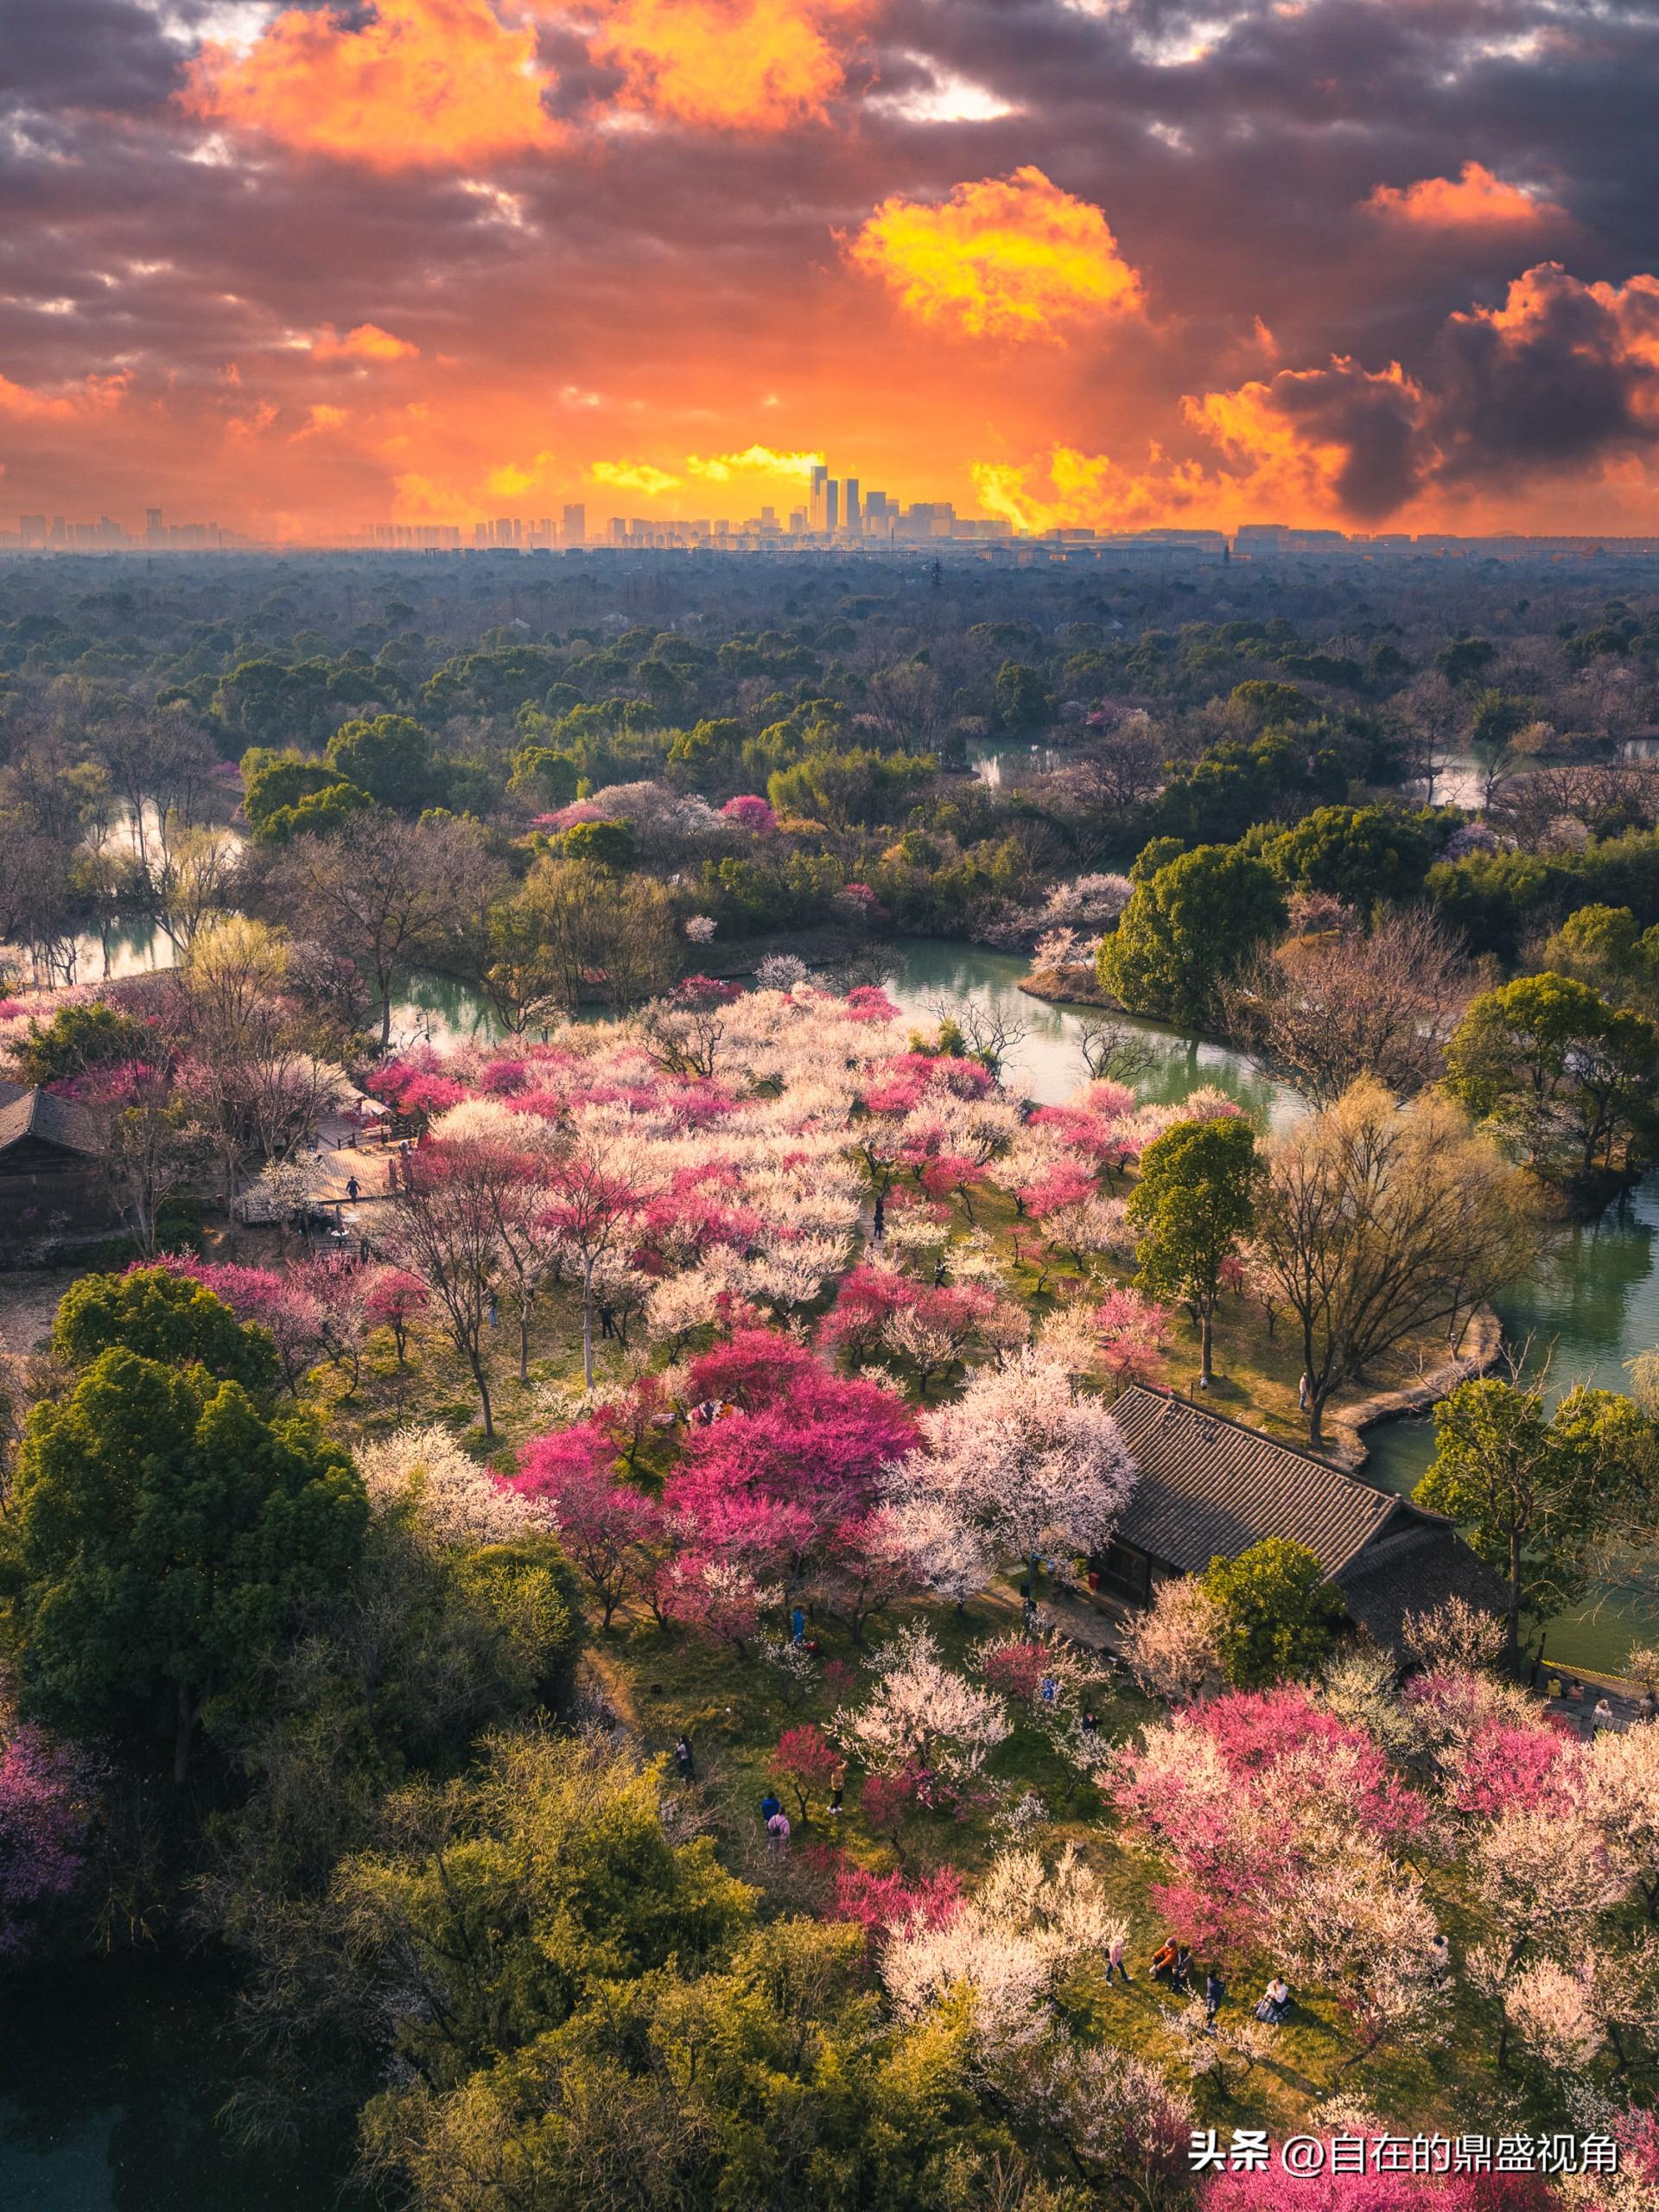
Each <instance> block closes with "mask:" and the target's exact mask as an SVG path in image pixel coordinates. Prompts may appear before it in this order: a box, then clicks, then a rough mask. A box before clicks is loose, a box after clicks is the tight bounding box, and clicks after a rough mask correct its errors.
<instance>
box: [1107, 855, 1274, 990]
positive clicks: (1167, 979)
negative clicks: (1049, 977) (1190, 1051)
mask: <svg viewBox="0 0 1659 2212" xmlns="http://www.w3.org/2000/svg"><path fill="white" fill-rule="evenodd" d="M1284 925H1285V902H1284V900H1283V899H1282V898H1281V896H1280V893H1279V887H1278V885H1277V884H1276V883H1275V882H1274V879H1273V872H1272V870H1271V869H1270V868H1268V867H1267V866H1266V865H1265V864H1264V863H1263V862H1262V861H1259V860H1256V859H1255V858H1253V857H1252V855H1249V853H1244V852H1241V851H1239V850H1238V849H1236V847H1234V846H1230V845H1200V846H1198V849H1196V850H1195V851H1193V852H1190V853H1183V854H1182V855H1180V856H1179V859H1177V860H1173V861H1168V862H1167V863H1166V865H1165V866H1164V867H1162V868H1159V869H1158V871H1157V872H1156V874H1154V875H1153V876H1152V877H1151V878H1150V879H1149V880H1145V881H1142V882H1140V883H1137V884H1136V886H1135V890H1134V892H1133V893H1131V895H1130V898H1129V903H1128V906H1126V907H1125V908H1124V910H1123V915H1122V920H1121V921H1120V922H1119V923H1118V925H1117V928H1116V931H1115V932H1114V933H1113V934H1112V935H1111V936H1110V937H1109V938H1107V939H1106V940H1105V942H1104V943H1103V944H1102V946H1101V948H1100V953H1099V958H1098V967H1099V973H1100V980H1101V982H1103V984H1104V985H1105V987H1106V988H1107V989H1108V990H1109V991H1112V992H1114V993H1116V995H1117V997H1118V998H1119V999H1121V1000H1122V1002H1123V1004H1124V1005H1125V1006H1126V1007H1128V1009H1129V1011H1130V1012H1131V1013H1132V1014H1153V1015H1155V1016H1156V1017H1157V1018H1158V1019H1160V1020H1165V1021H1175V1022H1179V1023H1181V1024H1183V1025H1184V1026H1187V1027H1198V1026H1201V1025H1202V1024H1203V1023H1204V1022H1205V1020H1207V1019H1208V1018H1209V1016H1210V1014H1211V1009H1212V1007H1213V1006H1214V1003H1215V996H1216V993H1217V988H1219V986H1220V985H1221V983H1222V982H1224V981H1225V979H1226V978H1227V977H1228V976H1230V975H1232V974H1233V973H1234V971H1235V970H1236V969H1237V968H1238V967H1239V965H1240V964H1241V963H1242V962H1243V961H1244V960H1245V959H1247V958H1248V957H1249V955H1250V954H1251V953H1252V952H1253V951H1254V950H1255V949H1256V947H1257V946H1258V945H1260V944H1262V943H1264V942H1265V941H1266V940H1267V939H1268V938H1271V937H1274V936H1275V935H1276V934H1277V933H1278V932H1279V931H1281V929H1283V927H1284Z"/></svg>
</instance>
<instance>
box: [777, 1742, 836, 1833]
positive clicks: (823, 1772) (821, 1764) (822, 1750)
mask: <svg viewBox="0 0 1659 2212" xmlns="http://www.w3.org/2000/svg"><path fill="white" fill-rule="evenodd" d="M841 1764H842V1754H841V1752H840V1751H838V1750H837V1749H836V1745H834V1744H832V1743H831V1742H830V1741H829V1738H828V1737H827V1736H826V1735H825V1734H824V1732H823V1729H822V1728H820V1727H819V1726H817V1723H816V1722H814V1721H809V1722H807V1723H806V1724H805V1725H804V1726H802V1727H799V1728H785V1731H784V1732H783V1734H782V1735H781V1736H780V1737H779V1738H778V1747H777V1749H776V1750H775V1751H773V1753H772V1767H773V1770H774V1771H775V1772H777V1773H779V1774H781V1775H782V1776H783V1777H784V1779H785V1781H786V1782H787V1783H788V1784H789V1786H790V1789H791V1790H792V1791H793V1792H794V1796H795V1803H796V1806H797V1808H798V1811H799V1813H800V1816H801V1821H802V1825H803V1826H804V1825H805V1822H806V1819H807V1815H808V1813H809V1811H810V1806H811V1800H812V1796H813V1794H814V1792H815V1791H817V1790H818V1789H823V1788H825V1787H827V1786H828V1783H829V1777H830V1776H831V1775H832V1774H833V1773H834V1772H835V1771H836V1768H837V1767H838V1766H840V1765H841Z"/></svg>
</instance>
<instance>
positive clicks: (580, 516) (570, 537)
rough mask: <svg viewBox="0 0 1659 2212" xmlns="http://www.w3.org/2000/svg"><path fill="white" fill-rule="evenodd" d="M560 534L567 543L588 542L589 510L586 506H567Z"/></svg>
mask: <svg viewBox="0 0 1659 2212" xmlns="http://www.w3.org/2000/svg"><path fill="white" fill-rule="evenodd" d="M559 536H560V537H561V538H563V541H564V543H565V544H567V545H585V544H586V543H588V510H587V508H586V507H585V506H575V507H567V508H566V509H565V511H564V519H563V524H562V525H561V527H560V531H559Z"/></svg>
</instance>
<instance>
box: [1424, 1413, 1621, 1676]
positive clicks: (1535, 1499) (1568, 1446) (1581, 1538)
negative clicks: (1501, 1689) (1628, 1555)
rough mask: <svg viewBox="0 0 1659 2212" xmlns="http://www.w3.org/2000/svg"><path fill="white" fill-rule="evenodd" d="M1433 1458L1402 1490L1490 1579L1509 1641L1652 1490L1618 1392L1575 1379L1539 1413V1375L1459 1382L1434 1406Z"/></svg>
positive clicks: (1572, 1594)
mask: <svg viewBox="0 0 1659 2212" xmlns="http://www.w3.org/2000/svg"><path fill="white" fill-rule="evenodd" d="M1434 1440H1435V1452H1434V1459H1433V1465H1431V1466H1430V1468H1429V1470H1428V1472H1427V1474H1426V1475H1425V1476H1424V1477H1423V1478H1422V1480H1421V1482H1420V1483H1419V1484H1418V1485H1417V1487H1416V1489H1415V1490H1414V1491H1413V1492H1412V1496H1413V1497H1414V1498H1415V1500H1416V1502H1417V1503H1418V1504H1419V1505H1426V1506H1427V1508H1428V1509H1429V1510H1430V1511H1431V1512H1433V1513H1444V1514H1446V1516H1447V1517H1448V1518H1449V1519H1451V1520H1453V1521H1456V1522H1459V1525H1460V1526H1461V1527H1462V1529H1463V1530H1464V1532H1465V1535H1467V1537H1468V1539H1469V1541H1470V1542H1471V1544H1472V1545H1473V1546H1474V1548H1475V1549H1476V1550H1477V1551H1478V1553H1479V1554H1480V1556H1481V1557H1482V1558H1483V1559H1484V1560H1485V1561H1486V1564H1487V1565H1488V1566H1489V1567H1491V1568H1493V1569H1494V1570H1495V1571H1496V1572H1497V1573H1498V1574H1499V1575H1500V1576H1502V1578H1503V1581H1504V1583H1505V1585H1506V1586H1507V1588H1508V1592H1509V1606H1508V1612H1507V1627H1508V1630H1509V1643H1510V1650H1511V1651H1516V1650H1518V1649H1519V1648H1520V1641H1521V1619H1522V1614H1523V1613H1524V1614H1527V1615H1529V1616H1530V1617H1531V1618H1533V1619H1534V1620H1535V1621H1536V1622H1539V1623H1541V1622H1543V1621H1545V1620H1547V1619H1548V1618H1550V1617H1551V1616H1552V1615H1553V1614H1555V1613H1559V1612H1560V1611H1562V1610H1563V1609H1564V1608H1565V1607H1567V1606H1568V1605H1575V1604H1577V1602H1578V1601H1579V1599H1581V1598H1582V1597H1583V1595H1584V1593H1585V1590H1586V1586H1587V1584H1588V1580H1589V1576H1588V1573H1587V1571H1586V1548H1588V1546H1589V1545H1590V1544H1591V1543H1592V1541H1596V1540H1598V1539H1599V1538H1601V1537H1602V1536H1604V1535H1605V1533H1606V1532H1607V1530H1608V1529H1610V1528H1611V1527H1615V1526H1616V1525H1617V1524H1618V1521H1619V1520H1620V1518H1621V1517H1622V1516H1624V1515H1625V1514H1626V1513H1627V1512H1630V1511H1634V1510H1639V1509H1641V1508H1642V1507H1643V1505H1644V1504H1645V1503H1647V1502H1648V1501H1649V1500H1650V1498H1651V1495H1652V1491H1653V1472H1652V1471H1653V1432H1652V1429H1651V1427H1650V1425H1649V1423H1648V1422H1647V1421H1644V1420H1643V1416H1642V1415H1641V1414H1639V1413H1638V1412H1637V1409H1636V1408H1635V1407H1634V1406H1633V1405H1632V1404H1631V1403H1630V1400H1629V1399H1628V1398H1621V1397H1619V1396H1618V1395H1615V1394H1614V1393H1613V1392H1612V1391H1610V1390H1590V1389H1584V1388H1583V1387H1582V1386H1580V1387H1579V1388H1577V1389H1572V1390H1569V1391H1568V1392H1567V1395H1566V1396H1565V1397H1563V1398H1562V1399H1561V1401H1560V1404H1559V1405H1558V1406H1557V1407H1556V1408H1555V1409H1554V1412H1553V1413H1551V1412H1550V1411H1549V1410H1548V1408H1547V1406H1546V1403H1545V1399H1544V1392H1543V1387H1542V1384H1541V1383H1536V1382H1535V1383H1520V1382H1518V1381H1516V1382H1510V1383H1506V1382H1503V1381H1501V1380H1499V1379H1497V1378H1496V1377H1493V1376H1485V1377H1484V1378H1482V1379H1480V1380H1478V1381H1475V1382H1471V1383H1459V1385H1458V1388H1457V1389H1455V1390H1454V1391H1453V1392H1452V1395H1451V1396H1450V1397H1449V1398H1446V1399H1443V1400H1442V1401H1441V1402H1440V1404H1439V1405H1438V1406H1436V1408H1434Z"/></svg>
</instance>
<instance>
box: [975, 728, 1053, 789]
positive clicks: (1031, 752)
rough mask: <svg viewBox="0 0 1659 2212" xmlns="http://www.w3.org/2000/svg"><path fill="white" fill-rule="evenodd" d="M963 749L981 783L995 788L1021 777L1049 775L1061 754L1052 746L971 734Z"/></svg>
mask: <svg viewBox="0 0 1659 2212" xmlns="http://www.w3.org/2000/svg"><path fill="white" fill-rule="evenodd" d="M963 752H964V753H966V754H967V756H968V766H969V767H970V768H971V769H972V770H973V772H974V773H975V774H976V776H977V777H978V778H979V780H980V782H981V783H982V784H988V785H990V787H991V789H992V790H993V791H1001V788H1002V785H1003V784H1004V783H1005V782H1007V783H1010V784H1012V783H1014V782H1017V781H1018V779H1020V777H1021V776H1029V775H1039V776H1040V775H1046V774H1047V772H1048V771H1049V770H1050V769H1051V768H1052V766H1054V764H1055V762H1056V761H1057V760H1058V759H1059V757H1060V756H1059V754H1058V753H1057V752H1056V751H1055V750H1054V747H1052V745H1021V744H1020V743H1018V742H1017V741H1015V740H1014V739H1013V738H1008V737H970V738H969V740H968V741H967V743H966V744H965V745H964V746H963Z"/></svg>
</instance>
